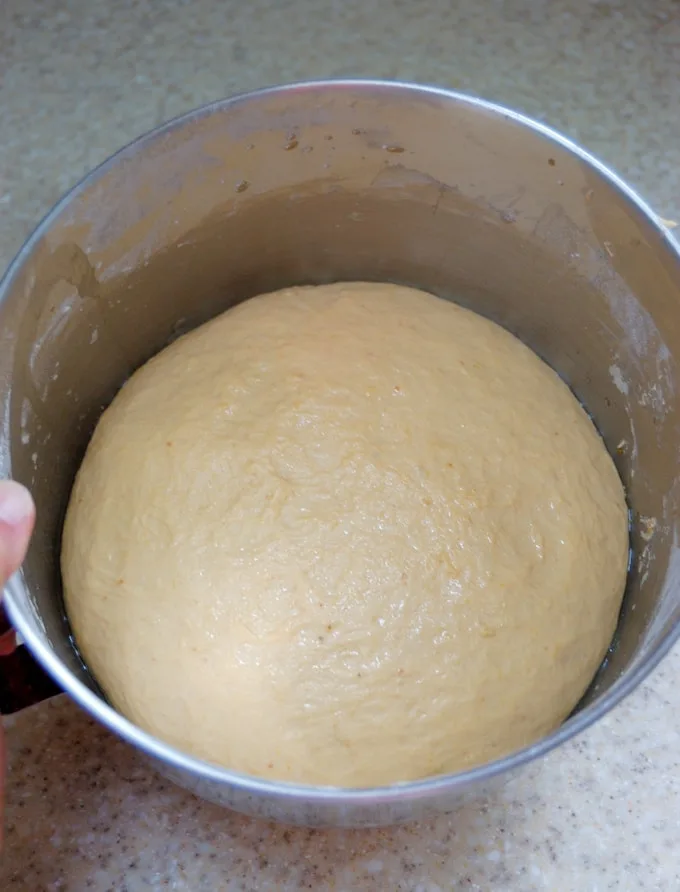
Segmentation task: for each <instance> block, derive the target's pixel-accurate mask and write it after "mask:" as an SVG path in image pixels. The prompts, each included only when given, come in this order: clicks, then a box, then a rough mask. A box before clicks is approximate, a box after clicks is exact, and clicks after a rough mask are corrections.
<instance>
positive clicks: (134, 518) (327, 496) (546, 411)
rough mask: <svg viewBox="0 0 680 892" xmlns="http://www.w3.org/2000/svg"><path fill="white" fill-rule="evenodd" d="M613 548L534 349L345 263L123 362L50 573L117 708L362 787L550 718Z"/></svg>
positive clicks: (283, 768)
mask: <svg viewBox="0 0 680 892" xmlns="http://www.w3.org/2000/svg"><path fill="white" fill-rule="evenodd" d="M627 553H628V535H627V511H626V505H625V501H624V494H623V491H622V486H621V483H620V481H619V478H618V476H617V473H616V471H615V468H614V465H613V463H612V461H611V459H610V457H609V455H608V454H607V452H606V451H605V448H604V445H603V444H602V442H601V440H600V438H599V436H598V434H597V433H596V431H595V428H594V427H593V425H592V424H591V422H590V420H589V419H588V417H587V415H586V414H585V412H584V411H583V410H582V409H581V407H580V406H579V404H578V402H577V401H576V400H575V398H574V397H573V396H572V394H571V393H570V391H569V390H568V388H567V387H566V386H565V385H564V384H563V383H562V382H561V381H560V379H559V378H558V377H557V375H555V373H554V372H553V371H551V369H549V368H548V366H547V365H545V364H544V363H543V362H542V361H541V360H539V359H538V358H537V357H536V355H535V354H534V353H532V352H531V351H530V350H529V349H528V348H527V347H525V346H524V345H523V344H521V343H520V341H518V340H517V339H516V338H515V337H513V336H512V335H510V334H508V333H507V332H506V331H504V330H503V329H502V328H500V327H498V326H497V325H495V324H493V323H492V322H489V321H488V320H486V319H483V318H481V317H480V316H477V315H475V314H473V313H471V312H469V311H467V310H464V309H461V308H460V307H458V306H455V305H454V304H452V303H448V302H446V301H443V300H440V299H439V298H436V297H433V296H431V295H429V294H424V293H422V292H419V291H415V290H412V289H408V288H401V287H397V286H393V285H374V284H361V283H355V284H338V285H330V286H323V287H316V288H290V289H287V290H285V291H280V292H278V293H276V294H269V295H265V296H263V297H258V298H256V299H254V300H250V301H248V302H246V303H244V304H242V305H240V306H238V307H237V308H235V309H233V310H230V311H229V312H228V313H225V314H224V315H222V316H220V317H219V318H217V319H214V320H213V321H211V322H209V323H208V324H206V325H204V326H202V327H201V328H199V329H197V330H196V331H194V332H192V333H191V334H189V335H187V336H186V337H184V338H182V339H181V340H179V341H177V342H176V343H174V344H173V345H172V346H170V347H168V348H167V349H166V350H164V351H163V352H162V353H160V354H159V355H158V356H156V357H155V358H154V359H152V360H151V362H149V363H147V364H146V365H145V366H144V367H143V368H141V369H140V370H139V371H138V372H137V373H136V374H135V375H134V376H133V377H132V378H131V380H130V381H128V383H127V384H125V386H124V387H123V389H122V390H121V392H120V393H119V395H118V396H117V397H116V399H115V400H114V402H113V404H112V405H111V407H110V408H109V409H108V411H107V412H105V413H104V416H103V417H102V419H101V421H100V423H99V426H98V427H97V430H96V432H95V434H94V437H93V439H92V442H91V444H90V447H89V449H88V451H87V455H86V457H85V460H84V462H83V465H82V467H81V469H80V472H79V474H78V478H77V481H76V484H75V488H74V490H73V495H72V498H71V503H70V507H69V510H68V516H67V519H66V525H65V530H64V545H63V555H62V568H63V576H64V582H65V591H66V604H67V608H68V613H69V616H70V619H71V622H72V625H73V630H74V633H75V636H76V640H77V642H78V644H79V646H80V649H81V651H82V653H83V656H84V658H85V660H86V661H87V663H88V664H89V666H90V667H91V669H92V670H93V672H94V674H95V676H96V677H97V679H98V680H99V681H100V683H101V685H102V687H103V689H104V690H105V691H106V693H107V694H108V696H109V697H110V699H111V701H112V703H113V704H114V705H115V706H116V707H117V708H118V709H120V711H121V712H122V713H124V714H125V715H126V716H128V717H129V718H130V719H132V721H134V722H136V723H137V724H138V725H140V726H141V727H142V728H145V729H147V730H148V731H150V732H151V733H153V734H155V735H157V736H158V737H160V738H162V739H164V740H166V741H168V742H170V743H171V744H174V745H175V746H177V747H179V748H180V749H182V750H185V751H187V752H189V753H193V754H195V755H197V756H200V757H203V758H205V759H207V760H210V761H213V762H217V763H220V764H222V765H225V766H228V767H229V768H232V769H237V770H239V771H243V772H248V773H251V774H254V775H261V776H265V777H270V778H278V779H285V780H289V781H298V782H308V783H313V784H338V785H347V786H363V785H372V784H386V783H389V782H392V781H403V780H407V779H413V778H421V777H424V776H426V775H431V774H435V773H438V772H448V771H452V770H456V769H462V768H466V767H469V766H473V765H477V764H479V763H481V762H484V761H486V760H489V759H493V758H495V757H498V756H502V755H504V754H507V753H508V752H509V751H511V750H513V749H515V748H517V747H521V746H523V745H525V744H528V743H530V742H532V741H535V740H536V739H537V738H539V737H541V736H542V735H544V734H546V732H548V731H550V730H551V729H553V728H554V727H555V726H556V725H558V724H559V723H560V722H561V721H562V720H563V719H564V718H565V716H566V715H567V714H568V713H569V712H570V710H571V709H572V708H573V707H574V705H575V704H576V702H577V701H578V699H579V698H580V696H581V695H582V693H583V692H584V690H585V688H586V687H587V685H588V683H589V682H590V680H591V678H592V676H593V673H594V672H595V670H596V668H597V666H598V664H599V662H600V660H601V659H602V657H603V655H604V653H605V651H606V649H607V646H608V644H609V641H610V639H611V636H612V633H613V630H614V626H615V623H616V619H617V613H618V610H619V605H620V601H621V596H622V591H623V587H624V581H625V576H626V567H627Z"/></svg>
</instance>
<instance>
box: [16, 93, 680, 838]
mask: <svg viewBox="0 0 680 892" xmlns="http://www.w3.org/2000/svg"><path fill="white" fill-rule="evenodd" d="M343 279H344V280H351V279H355V280H356V279H363V280H381V281H382V280H384V281H395V282H401V283H407V284H412V285H416V286H418V287H420V288H424V289H427V290H430V291H433V292H435V293H436V294H439V295H442V296H443V297H446V298H455V299H456V300H459V301H461V302H462V303H464V304H466V305H468V306H470V307H472V308H474V309H475V310H477V311H479V312H481V313H483V314H485V315H487V316H490V317H491V318H493V319H495V320H496V321H498V322H500V323H501V324H502V325H504V326H506V327H507V328H508V329H510V330H511V331H513V332H515V333H516V334H517V335H519V337H521V338H522V339H523V340H524V341H525V342H526V343H527V344H529V345H530V346H531V347H533V348H534V349H535V350H536V351H537V352H538V353H539V354H540V355H541V356H543V357H544V358H545V359H546V360H547V361H548V362H549V363H550V364H551V365H552V366H553V367H554V368H555V369H556V370H557V371H558V372H559V373H560V374H561V375H562V376H563V377H564V378H565V379H566V380H567V381H568V383H569V384H570V385H571V387H572V388H573V390H574V391H575V393H576V394H577V395H578V397H579V398H580V399H581V400H582V401H583V403H584V404H585V405H586V406H587V408H588V409H589V410H590V412H591V413H592V414H593V416H594V418H595V420H596V422H597V424H598V426H599V428H600V430H601V432H602V434H603V436H604V438H605V440H606V443H607V445H608V447H609V448H610V450H611V451H612V453H613V454H614V455H615V457H616V461H617V464H618V467H619V469H620V472H621V475H622V477H623V480H624V481H625V484H626V487H627V491H628V495H629V498H630V504H631V508H632V518H633V522H632V546H633V554H634V559H633V561H632V565H631V571H630V582H629V586H628V591H627V595H626V599H625V605H624V608H623V612H622V616H621V622H620V627H619V630H618V634H617V638H616V641H615V643H614V645H613V647H612V650H611V653H610V655H609V656H608V658H607V660H606V663H605V665H604V666H603V667H602V669H601V671H600V672H599V674H598V676H597V679H596V680H595V683H594V684H593V686H592V688H591V690H590V691H589V692H588V694H587V695H586V697H585V698H584V700H583V702H582V703H581V705H580V708H579V709H578V710H577V711H576V712H575V714H574V715H573V716H572V717H571V718H570V719H569V720H568V721H567V722H566V723H565V724H564V725H563V726H562V727H561V728H560V729H559V730H558V731H556V732H555V733H553V734H551V735H550V736H549V737H547V738H546V739H545V740H542V741H540V742H539V743H537V744H536V745H534V746H531V747H529V748H527V749H525V750H523V751H521V752H518V753H515V754H513V755H511V756H509V757H508V758H505V759H501V760H499V761H497V762H494V763H492V764H489V765H485V766H483V767H481V768H477V769H475V770H473V771H467V772H464V773H461V774H456V775H447V776H443V777H434V778H430V779H427V780H424V781H421V782H418V783H405V784H397V785H395V786H391V787H387V788H380V789H371V790H363V789H362V790H346V789H333V788H312V787H304V786H294V785H288V784H281V783H273V782H271V781H262V780H258V779H256V778H252V777H247V776H244V775H239V774H235V773H233V772H230V771H226V770H224V769H222V768H218V767H215V766H213V765H208V764H205V763H203V762H200V761H197V760H196V759H193V758H190V757H189V756H186V755H184V754H183V753H181V752H178V751H176V750H174V749H172V748H171V747H169V746H166V745H165V744H164V743H162V742H161V741H159V740H156V739H154V738H153V737H151V736H149V735H148V734H146V733H144V732H143V731H141V730H140V729H139V728H137V727H135V726H134V725H132V724H131V723H130V722H128V721H127V720H126V719H125V718H123V717H122V716H121V715H119V714H118V713H117V712H115V711H114V710H113V709H112V708H111V707H110V706H108V705H107V703H106V702H105V700H104V699H102V697H101V695H100V693H99V692H98V690H97V687H96V685H95V683H94V682H93V680H92V679H91V678H90V677H89V676H88V674H87V672H86V670H85V669H84V667H83V666H82V665H81V663H80V661H79V659H78V656H77V654H76V651H75V650H74V648H73V646H72V640H71V637H70V634H69V627H68V623H67V621H66V619H65V616H64V610H63V607H62V600H61V593H60V577H59V564H58V556H59V544H60V543H59V538H60V528H61V523H62V518H63V514H64V509H65V506H66V502H67V498H68V494H69V489H70V487H71V482H72V480H73V476H74V472H75V470H76V468H77V466H78V463H79V461H80V459H81V458H82V455H83V451H84V449H85V445H86V443H87V441H88V437H89V436H90V434H91V432H92V429H93V426H94V424H95V422H96V420H97V418H98V416H99V414H100V412H101V411H102V409H103V407H104V406H106V404H107V403H108V402H109V400H110V399H111V398H112V396H113V394H114V393H115V392H116V390H117V388H118V387H119V386H120V384H121V382H122V381H124V380H125V378H126V377H127V376H128V375H129V374H130V373H131V372H132V371H133V369H135V368H136V367H137V366H139V365H140V364H141V363H142V362H144V361H145V360H146V359H148V358H149V357H150V356H151V355H152V354H154V353H155V352H156V351H158V350H159V349H160V348H161V347H163V345H165V344H167V343H168V341H170V340H171V339H172V338H174V337H175V336H176V335H177V334H178V333H179V332H182V331H184V330H186V329H189V328H191V327H192V326H195V325H197V324H198V323H200V322H203V321H204V320H206V319H208V318H210V317H211V316H213V315H215V314H216V313H219V312H220V311H222V310H224V309H226V308H227V307H229V306H232V305H233V304H235V303H237V302H239V301H241V300H244V299H245V298H247V297H249V296H251V295H254V294H257V293H258V292H263V291H269V290H272V289H276V288H280V287H283V286H285V285H291V284H297V283H320V282H329V281H333V280H343ZM0 332H1V337H2V347H1V349H0V390H1V393H2V395H1V397H0V409H1V417H2V450H1V458H0V460H1V462H2V472H3V474H4V475H10V474H11V475H12V476H14V477H16V478H17V479H19V480H21V481H23V482H24V483H26V484H27V485H28V486H29V487H30V488H31V490H32V491H33V494H34V496H35V499H36V502H37V506H38V524H37V528H36V532H35V538H34V540H33V543H32V545H31V549H30V552H29V555H28V557H27V559H26V563H25V566H24V570H23V573H22V574H21V575H17V576H15V577H14V578H13V579H12V580H11V582H10V583H9V585H8V586H7V588H6V599H7V607H8V610H9V613H10V615H11V619H12V620H13V622H14V623H15V625H16V628H17V629H18V630H19V631H20V632H21V634H22V635H23V637H24V639H25V640H26V642H27V645H28V647H29V648H30V650H31V652H32V653H33V654H34V655H35V657H36V658H37V659H38V660H39V661H40V663H41V664H42V665H43V666H44V667H45V669H46V670H47V671H48V672H49V673H50V674H51V675H52V676H53V677H54V679H56V680H57V681H58V683H59V684H60V685H61V686H62V687H63V688H64V689H65V690H66V691H67V692H68V693H69V694H70V695H71V696H72V697H73V698H74V699H75V700H77V701H78V702H79V703H80V704H81V705H82V706H83V707H84V708H85V709H86V710H88V711H89V712H90V713H91V714H92V715H93V716H95V717H96V718H98V719H99V720H100V721H101V722H103V723H104V724H105V725H107V726H108V727H109V728H111V729H112V730H113V731H115V732H116V733H118V734H119V735H121V736H122V737H123V738H125V739H126V740H128V741H129V742H130V743H131V744H133V745H134V746H135V747H137V748H138V749H140V750H142V751H143V752H144V753H146V754H147V755H148V756H149V757H150V758H151V759H152V760H153V762H154V763H155V764H156V765H157V767H158V769H159V770H160V771H161V772H162V773H163V774H165V775H166V776H168V777H171V778H172V779H173V780H175V781H177V782H178V783H180V784H182V785H183V786H185V787H187V788H189V789H190V790H193V791H194V792H196V793H198V794H199V795H201V796H204V797H205V798H207V799H211V800H214V801H216V802H219V803H223V804H224V805H227V806H230V807H232V808H236V809H239V810H242V811H245V812H249V813H251V814H255V815H261V816H265V817H268V818H274V819H278V820H282V821H288V822H294V823H303V824H309V825H324V824H328V825H345V826H360V825H373V824H381V823H390V822H397V821H403V820H407V819H413V818H417V817H420V816H422V815H424V814H427V813H429V812H431V811H433V810H440V809H450V808H453V807H455V805H456V804H457V803H458V802H460V801H461V800H462V799H463V798H466V797H468V796H470V795H476V794H478V793H480V792H481V791H484V790H485V789H486V787H487V786H488V785H489V783H491V782H492V781H494V780H497V779H499V778H501V777H504V776H507V775H508V773H509V772H511V771H514V770H516V769H518V768H520V766H522V765H525V764H526V763H527V762H529V761H531V760H532V759H536V758H538V757H539V756H542V755H543V754H544V753H547V752H548V751H550V750H552V749H554V748H555V747H557V746H559V745H560V744H561V743H563V742H564V741H566V740H568V739H569V738H570V737H573V736H574V735H575V734H577V733H578V732H579V731H582V730H583V729H584V728H586V727H588V726H589V725H590V724H592V723H593V722H595V721H597V719H599V718H600V717H601V716H603V715H604V714H605V713H606V712H608V710H610V709H611V708H612V707H614V706H615V705H616V704H617V703H618V702H619V701H620V700H621V699H622V698H623V697H624V696H626V694H628V693H629V692H630V691H632V690H633V688H635V687H636V685H638V684H639V683H640V681H641V680H642V679H643V678H644V677H645V676H646V675H647V674H648V673H649V672H650V670H651V669H652V668H653V667H654V666H655V665H656V664H657V663H658V662H659V660H660V659H661V658H662V657H663V655H664V654H665V653H667V652H668V651H669V649H670V648H671V646H672V643H673V641H674V640H675V639H676V638H677V637H678V633H679V631H680V557H679V552H678V536H679V532H680V521H679V518H680V510H679V507H680V480H679V478H678V476H677V463H678V458H679V457H680V428H679V426H678V419H679V417H680V415H679V411H678V410H679V408H680V406H679V394H678V391H679V389H680V377H679V375H678V365H679V363H680V257H679V255H678V249H677V246H676V245H675V244H674V242H673V240H672V239H671V237H670V235H669V234H668V233H667V232H666V231H665V230H664V228H663V227H662V226H661V225H659V223H658V221H657V220H656V218H655V216H654V215H653V214H652V212H651V211H650V210H649V209H648V208H647V207H646V206H645V205H644V204H643V203H642V202H641V201H640V199H639V198H637V197H636V196H635V195H634V194H633V193H632V192H631V190H630V189H628V188H627V187H626V186H625V185H624V184H623V183H622V182H621V181H620V180H619V179H618V178H617V177H616V176H614V175H613V174H612V173H610V172H609V171H608V170H606V168H604V167H603V166H602V165H601V164H600V163H598V162H597V161H596V160H594V159H593V158H591V157H590V156H588V155H587V154H586V153H585V152H583V151H582V150H581V149H579V148H578V147H576V146H574V145H573V144H571V143H570V142H568V141H567V140H565V139H563V138H562V137H560V136H558V135H557V134H555V133H553V132H551V131H550V130H548V129H547V128H545V127H543V126H541V125H539V124H536V123H533V122H531V121H528V120H526V119H525V118H523V117H521V116H520V115H517V114H514V113H513V112H510V111H507V110H505V109H502V108H498V107H495V106H492V105H489V104H487V103H484V102H480V101H478V100H475V99H470V98H467V97H465V96H460V95H457V94H454V93H450V92H447V91H443V90H436V89H429V88H424V87H416V86H412V85H407V84H388V83H376V82H331V83H312V84H301V85H297V86H291V87H283V88H280V89H273V90H264V91H262V92H259V93H255V94H252V95H248V96H242V97H239V98H236V99H232V100H227V101H225V102H219V103H217V104H215V105H211V106H209V107H207V108H204V109H200V110H199V111H196V112H192V113H191V114H189V115H186V116H185V117H183V118H180V119H178V120H176V121H173V122H171V123H170V124H167V125H166V126H164V127H162V128H160V129H159V130H156V131H154V132H153V133H151V134H150V135H148V136H145V137H143V138H142V139H140V140H138V141H137V142H135V143H133V144H132V145H130V146H128V147H127V148H126V149H123V150H122V151H121V152H119V153H118V154H117V155H116V156H114V157H113V158H112V159H111V160H109V161H107V162H106V163H105V164H104V165H103V166H102V167H100V168H99V169H98V170H96V171H95V172H94V173H92V174H90V175H89V176H88V177H87V178H86V179H85V180H84V182H83V183H81V184H80V185H79V186H78V187H76V189H74V190H73V191H72V192H71V193H70V194H69V195H68V196H67V197H66V198H65V199H64V200H63V201H62V202H61V203H60V204H59V205H58V206H57V207H56V208H55V209H54V210H53V211H52V212H51V213H50V214H49V216H48V217H47V219H46V220H45V221H44V222H43V223H42V224H41V225H40V226H39V227H38V229H37V231H36V232H35V233H34V235H33V236H32V237H31V238H30V239H29V241H28V242H27V244H26V245H25V246H24V248H23V249H22V250H21V252H20V254H19V256H18V257H17V259H16V260H15V261H14V263H13V265H12V267H11V268H10V270H9V272H8V274H7V277H6V278H5V280H4V283H3V285H2V288H1V290H0ZM168 646H172V643H171V642H168ZM228 720H229V717H228V716H225V721H228Z"/></svg>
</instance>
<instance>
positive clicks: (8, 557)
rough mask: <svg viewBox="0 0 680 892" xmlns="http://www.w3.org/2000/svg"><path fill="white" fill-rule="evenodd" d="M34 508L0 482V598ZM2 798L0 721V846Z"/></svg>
mask: <svg viewBox="0 0 680 892" xmlns="http://www.w3.org/2000/svg"><path fill="white" fill-rule="evenodd" d="M34 522H35V506H34V505H33V499H32V498H31V496H30V494H29V492H28V490H26V489H24V487H23V486H20V485H19V484H18V483H14V482H13V481H11V480H0V597H2V587H3V586H4V584H5V583H6V582H7V580H8V579H9V577H10V576H11V575H12V573H14V572H15V570H18V569H19V566H20V565H21V562H22V561H23V559H24V555H25V554H26V549H27V548H28V541H29V539H30V538H31V533H32V532H33V524H34ZM13 647H14V633H13V632H10V633H9V635H2V636H0V656H2V655H3V652H5V653H9V652H10V651H11V649H12V648H13ZM4 794H5V742H4V739H3V732H2V720H1V719H0V846H1V844H2V826H3V811H4V809H3V803H4Z"/></svg>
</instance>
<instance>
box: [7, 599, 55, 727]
mask: <svg viewBox="0 0 680 892" xmlns="http://www.w3.org/2000/svg"><path fill="white" fill-rule="evenodd" d="M12 645H13V632H12V629H11V626H10V624H9V622H8V621H7V616H6V614H5V611H4V610H3V607H2V604H0V715H9V714H10V713H12V712H18V711H19V710H20V709H25V708H26V707H27V706H32V705H33V704H34V703H40V702H41V700H46V699H47V698H48V697H53V696H54V695H55V694H59V693H61V692H60V690H59V688H58V687H57V685H56V684H55V683H54V682H53V681H52V679H51V678H50V677H49V675H46V674H45V672H43V670H42V669H41V668H40V666H39V665H38V664H37V663H36V662H35V660H34V659H33V657H32V656H31V655H30V653H29V652H28V651H27V650H26V648H25V647H23V646H19V647H14V646H12Z"/></svg>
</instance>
